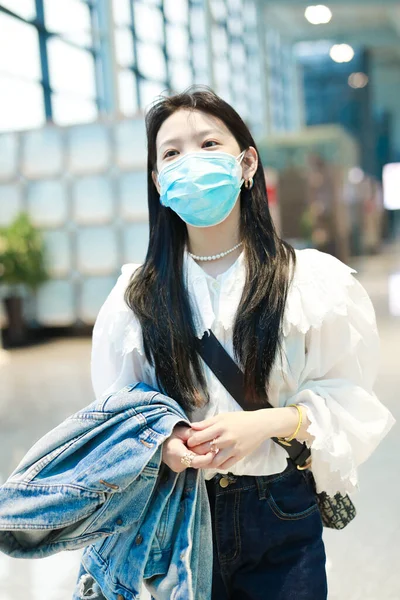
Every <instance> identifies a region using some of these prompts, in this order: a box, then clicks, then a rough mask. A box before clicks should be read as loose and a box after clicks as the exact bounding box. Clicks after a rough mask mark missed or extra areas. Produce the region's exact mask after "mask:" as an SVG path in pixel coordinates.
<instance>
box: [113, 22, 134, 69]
mask: <svg viewBox="0 0 400 600" xmlns="http://www.w3.org/2000/svg"><path fill="white" fill-rule="evenodd" d="M115 54H116V59H117V63H118V64H119V65H121V66H122V67H128V66H131V65H133V64H134V62H135V56H134V53H133V37H132V31H131V30H130V29H126V28H124V29H116V30H115Z"/></svg>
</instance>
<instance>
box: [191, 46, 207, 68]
mask: <svg viewBox="0 0 400 600" xmlns="http://www.w3.org/2000/svg"><path fill="white" fill-rule="evenodd" d="M192 48H193V66H194V68H195V69H196V70H197V71H206V70H207V69H208V55H207V46H206V45H205V44H196V43H194V44H193V47H192Z"/></svg>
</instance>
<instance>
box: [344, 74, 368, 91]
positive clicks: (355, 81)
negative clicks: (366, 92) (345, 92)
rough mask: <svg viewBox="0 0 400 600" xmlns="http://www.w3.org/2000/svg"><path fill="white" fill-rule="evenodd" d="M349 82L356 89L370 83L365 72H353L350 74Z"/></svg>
mask: <svg viewBox="0 0 400 600" xmlns="http://www.w3.org/2000/svg"><path fill="white" fill-rule="evenodd" d="M348 83H349V86H350V87H352V88H354V89H355V90H357V89H359V88H364V87H365V86H366V85H367V83H368V75H366V74H365V73H352V74H351V75H349V78H348Z"/></svg>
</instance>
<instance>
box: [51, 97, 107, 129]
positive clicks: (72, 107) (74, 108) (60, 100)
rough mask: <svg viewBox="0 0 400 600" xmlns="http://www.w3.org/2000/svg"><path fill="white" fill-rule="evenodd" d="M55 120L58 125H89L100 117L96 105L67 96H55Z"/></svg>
mask: <svg viewBox="0 0 400 600" xmlns="http://www.w3.org/2000/svg"><path fill="white" fill-rule="evenodd" d="M52 104H53V118H54V122H55V123H57V124H58V125H72V124H74V123H88V122H90V121H94V120H95V119H97V117H98V110H97V106H96V103H95V102H93V101H91V100H84V99H82V100H81V99H77V98H74V97H71V96H69V95H67V94H53V97H52Z"/></svg>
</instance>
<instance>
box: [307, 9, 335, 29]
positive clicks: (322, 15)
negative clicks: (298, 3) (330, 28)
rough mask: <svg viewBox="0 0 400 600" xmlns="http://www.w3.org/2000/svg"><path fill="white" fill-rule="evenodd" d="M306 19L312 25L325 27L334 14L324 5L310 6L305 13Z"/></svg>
mask: <svg viewBox="0 0 400 600" xmlns="http://www.w3.org/2000/svg"><path fill="white" fill-rule="evenodd" d="M304 16H305V18H306V19H307V21H308V22H309V23H311V24H312V25H325V24H326V23H329V21H330V20H331V19H332V12H331V10H330V9H329V8H328V7H327V6H324V5H323V4H318V5H317V6H308V7H307V8H306V10H305V13H304Z"/></svg>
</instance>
